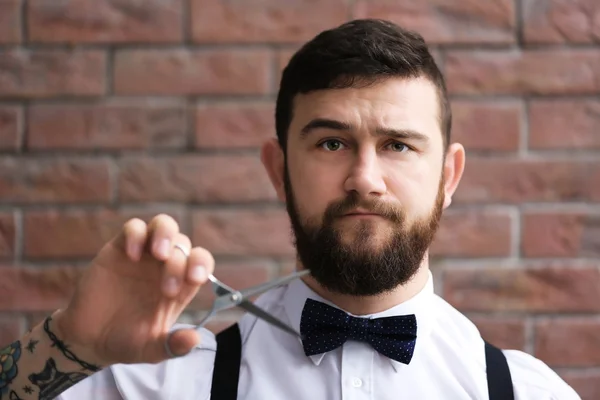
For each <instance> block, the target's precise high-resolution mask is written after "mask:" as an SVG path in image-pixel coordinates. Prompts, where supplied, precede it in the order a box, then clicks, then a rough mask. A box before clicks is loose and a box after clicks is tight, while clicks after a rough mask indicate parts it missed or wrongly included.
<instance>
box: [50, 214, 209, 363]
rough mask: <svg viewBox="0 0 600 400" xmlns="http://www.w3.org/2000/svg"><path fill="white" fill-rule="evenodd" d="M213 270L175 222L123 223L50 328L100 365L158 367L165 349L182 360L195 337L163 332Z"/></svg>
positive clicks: (166, 218) (183, 332) (163, 218)
mask: <svg viewBox="0 0 600 400" xmlns="http://www.w3.org/2000/svg"><path fill="white" fill-rule="evenodd" d="M177 245H179V246H181V248H178V246H177ZM187 249H189V251H187V253H189V257H187V256H186V254H185V253H186V251H184V250H187ZM213 269H214V259H213V257H212V255H211V254H210V253H209V252H208V251H207V250H205V249H203V248H200V247H195V248H192V247H191V243H190V239H189V238H188V237H187V236H185V235H184V234H182V233H181V232H180V230H179V226H178V224H177V223H176V221H175V220H174V219H173V218H171V217H169V216H167V215H159V216H156V217H155V218H154V219H153V220H152V221H150V223H149V224H146V223H145V222H143V221H142V220H139V219H132V220H129V221H128V222H127V223H126V224H125V225H124V226H123V229H122V231H121V232H120V233H119V234H118V235H117V236H116V237H115V238H113V239H112V240H111V241H110V242H108V243H107V244H106V245H105V246H104V247H103V248H102V249H101V250H100V252H99V253H98V255H97V256H96V258H94V260H93V262H92V263H91V265H90V267H89V268H88V269H87V270H86V271H85V272H84V274H83V276H82V278H81V280H80V281H79V283H78V285H77V288H76V290H75V293H74V295H73V298H72V300H71V302H70V303H69V305H68V307H67V308H66V309H65V310H63V311H60V312H58V313H56V314H55V316H54V320H53V321H52V323H53V325H52V326H53V329H54V331H55V333H56V335H57V336H58V337H59V338H62V340H63V341H65V342H66V343H68V344H69V345H70V346H71V348H72V349H75V350H78V351H79V352H80V354H78V356H79V357H81V358H88V359H91V360H93V361H94V362H96V363H98V364H100V365H110V364H115V363H154V362H159V361H161V360H164V359H166V358H168V357H169V352H168V351H167V349H170V351H171V352H172V353H173V354H174V355H183V354H186V353H187V352H189V351H190V350H191V349H192V348H193V347H194V346H195V345H197V344H198V342H199V340H200V337H199V335H198V333H197V332H196V331H195V330H193V329H184V330H178V331H176V332H175V333H174V334H173V335H171V336H170V337H168V336H167V335H168V331H169V329H170V328H171V326H172V325H173V323H174V322H175V321H176V320H177V318H178V317H179V315H180V314H181V312H182V311H183V310H184V308H185V307H186V306H187V305H188V304H189V303H190V301H191V300H192V299H193V298H194V296H195V295H196V293H197V292H198V289H199V287H200V286H201V285H202V284H204V283H205V282H206V280H207V276H208V274H211V273H212V271H213ZM167 340H168V343H167V345H168V347H167V348H165V343H166V341H167Z"/></svg>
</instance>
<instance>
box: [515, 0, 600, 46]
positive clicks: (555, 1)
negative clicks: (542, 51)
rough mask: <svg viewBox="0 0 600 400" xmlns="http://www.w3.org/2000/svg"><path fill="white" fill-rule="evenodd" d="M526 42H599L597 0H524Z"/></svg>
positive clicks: (599, 23) (598, 8)
mask: <svg viewBox="0 0 600 400" xmlns="http://www.w3.org/2000/svg"><path fill="white" fill-rule="evenodd" d="M522 4H523V5H522V7H523V12H522V14H523V38H524V40H525V42H526V43H598V42H600V7H599V6H598V2H597V1H596V0H569V1H565V0H524V1H523V3H522Z"/></svg>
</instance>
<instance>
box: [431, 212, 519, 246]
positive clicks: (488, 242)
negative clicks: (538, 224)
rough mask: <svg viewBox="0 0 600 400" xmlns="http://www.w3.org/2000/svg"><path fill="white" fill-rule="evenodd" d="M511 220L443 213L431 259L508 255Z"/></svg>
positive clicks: (487, 214)
mask: <svg viewBox="0 0 600 400" xmlns="http://www.w3.org/2000/svg"><path fill="white" fill-rule="evenodd" d="M511 225H512V219H511V216H510V215H509V214H508V213H506V212H496V211H487V212H486V211H477V210H465V211H455V210H449V211H446V212H445V213H444V215H443V217H442V221H441V223H440V229H439V230H438V232H437V234H436V237H435V240H434V243H433V244H432V246H431V255H432V257H502V256H509V255H510V252H511V236H512V235H511V229H512V228H511Z"/></svg>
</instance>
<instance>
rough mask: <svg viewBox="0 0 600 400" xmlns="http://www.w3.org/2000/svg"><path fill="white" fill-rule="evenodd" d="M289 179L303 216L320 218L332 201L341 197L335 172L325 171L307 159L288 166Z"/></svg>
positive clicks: (299, 210)
mask: <svg viewBox="0 0 600 400" xmlns="http://www.w3.org/2000/svg"><path fill="white" fill-rule="evenodd" d="M299 165H301V167H298V166H299ZM290 181H291V185H292V188H293V190H294V198H295V201H296V206H297V208H298V212H300V213H301V214H302V216H303V217H304V218H317V217H318V218H320V217H321V216H322V215H323V213H324V212H325V209H326V208H327V206H328V205H329V204H330V203H331V202H332V201H335V200H339V199H340V198H341V197H343V192H341V193H340V189H339V188H340V187H343V185H342V186H341V185H340V182H339V179H338V177H337V172H336V171H334V170H328V171H326V172H325V171H323V170H322V168H317V167H316V165H314V164H311V163H310V162H308V161H306V162H300V161H299V162H298V163H297V164H295V166H294V167H292V166H290Z"/></svg>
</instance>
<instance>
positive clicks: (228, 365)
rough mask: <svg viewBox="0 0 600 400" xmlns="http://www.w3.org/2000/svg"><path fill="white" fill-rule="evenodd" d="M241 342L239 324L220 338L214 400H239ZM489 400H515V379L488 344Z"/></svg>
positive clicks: (499, 353) (214, 378)
mask: <svg viewBox="0 0 600 400" xmlns="http://www.w3.org/2000/svg"><path fill="white" fill-rule="evenodd" d="M241 356H242V340H241V336H240V328H239V326H238V324H234V325H232V326H230V327H229V328H227V329H225V330H224V331H222V332H221V333H219V334H218V335H217V354H216V357H215V367H214V371H213V379H212V391H211V395H210V398H211V400H237V393H238V382H239V377H240V360H241ZM485 360H486V364H487V381H488V393H489V396H490V398H489V400H514V398H515V397H514V393H513V385H512V379H511V376H510V370H509V369H508V363H507V362H506V357H505V356H504V354H503V353H502V351H501V350H500V349H499V348H497V347H494V346H492V345H491V344H489V343H488V342H485Z"/></svg>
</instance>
